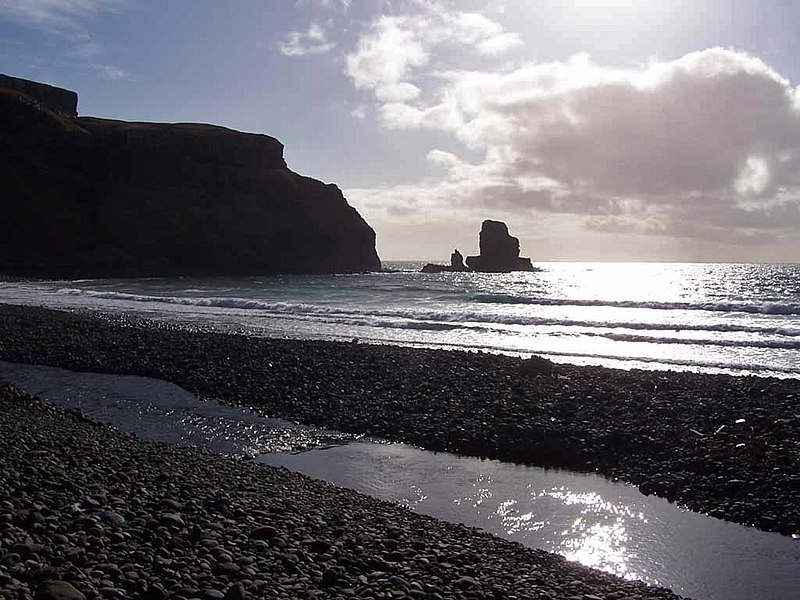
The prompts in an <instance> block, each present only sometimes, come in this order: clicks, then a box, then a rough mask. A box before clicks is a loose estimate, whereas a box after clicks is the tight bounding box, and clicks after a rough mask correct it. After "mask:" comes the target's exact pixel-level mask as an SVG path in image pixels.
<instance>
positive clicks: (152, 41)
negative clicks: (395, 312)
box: [0, 0, 800, 262]
mask: <svg viewBox="0 0 800 600" xmlns="http://www.w3.org/2000/svg"><path fill="white" fill-rule="evenodd" d="M798 57H800V2H798V1H794V0H782V1H781V0H729V1H723V0H649V1H647V0H644V1H638V2H637V1H627V2H626V1H623V0H563V1H556V0H463V1H458V2H456V1H447V0H392V1H388V0H259V1H255V0H253V1H245V0H230V1H226V2H212V1H210V0H197V1H188V0H185V1H170V0H158V1H156V0H152V1H151V0H138V1H137V0H0V72H3V73H6V74H8V75H13V76H17V77H24V78H27V79H33V80H37V81H42V82H46V83H50V84H53V85H57V86H61V87H65V88H68V89H72V90H75V91H77V92H78V94H79V98H80V99H79V106H78V110H79V112H80V114H82V115H92V116H99V117H109V118H117V119H126V120H139V121H160V122H207V123H214V124H218V125H223V126H226V127H231V128H233V129H237V130H241V131H248V132H256V133H264V134H268V135H271V136H274V137H276V138H278V139H279V140H280V141H281V142H283V144H284V145H285V158H286V160H287V163H288V164H289V167H290V168H291V169H292V170H294V171H296V172H298V173H302V174H304V175H308V176H311V177H314V178H317V179H321V180H323V181H326V182H331V183H336V184H337V185H338V186H339V187H340V188H342V190H343V192H344V194H345V196H346V198H347V199H348V201H349V202H350V204H352V205H353V206H355V207H356V208H357V209H358V211H359V212H360V213H361V215H362V216H364V218H365V219H366V220H367V221H368V222H369V223H370V225H372V227H373V228H374V229H375V231H376V233H377V246H378V252H379V254H380V256H381V258H382V259H384V260H397V259H409V260H410V259H420V260H425V259H438V260H447V259H448V258H449V255H450V252H451V251H452V250H453V248H455V247H457V248H459V249H460V250H461V251H462V252H463V253H464V254H465V255H466V254H473V253H477V250H478V231H479V229H480V224H481V222H482V221H483V220H484V219H499V220H503V221H505V222H506V223H507V224H508V225H509V228H510V229H511V232H512V234H513V235H516V236H518V237H519V238H520V242H521V246H522V253H523V255H526V256H530V257H531V258H532V259H533V260H534V261H547V260H586V261H607V260H611V261H616V260H620V261H625V260H650V261H661V260H663V261H723V262H739V261H744V262H800V88H798V83H800V60H798Z"/></svg>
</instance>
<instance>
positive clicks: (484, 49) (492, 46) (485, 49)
mask: <svg viewBox="0 0 800 600" xmlns="http://www.w3.org/2000/svg"><path fill="white" fill-rule="evenodd" d="M522 46H524V42H523V41H522V38H520V37H519V34H518V33H500V34H497V35H494V36H492V37H490V38H486V39H485V40H482V41H481V42H480V43H479V44H478V51H479V52H480V53H481V54H486V55H489V56H501V55H503V54H507V53H509V52H511V51H512V50H515V49H517V48H520V47H522Z"/></svg>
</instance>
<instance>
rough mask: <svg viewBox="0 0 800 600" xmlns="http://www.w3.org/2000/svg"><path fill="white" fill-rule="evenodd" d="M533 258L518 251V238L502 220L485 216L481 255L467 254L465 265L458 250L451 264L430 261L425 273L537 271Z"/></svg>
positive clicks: (423, 268) (425, 267)
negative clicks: (521, 254) (532, 262)
mask: <svg viewBox="0 0 800 600" xmlns="http://www.w3.org/2000/svg"><path fill="white" fill-rule="evenodd" d="M534 270H535V268H534V266H533V265H532V264H531V259H530V258H522V257H520V255H519V238H515V237H513V236H512V235H511V234H509V233H508V226H507V225H506V224H505V223H503V222H502V221H491V220H489V219H487V220H485V221H484V222H483V224H482V226H481V232H480V255H478V256H468V257H467V264H466V266H465V265H464V257H463V256H462V255H461V252H459V251H458V250H455V251H454V252H453V254H452V255H451V256H450V264H449V265H440V264H436V263H428V264H426V265H425V266H424V267H422V272H423V273H452V272H461V271H475V272H477V273H509V272H511V271H534Z"/></svg>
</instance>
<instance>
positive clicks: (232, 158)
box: [0, 89, 380, 277]
mask: <svg viewBox="0 0 800 600" xmlns="http://www.w3.org/2000/svg"><path fill="white" fill-rule="evenodd" d="M0 182H2V183H0V190H1V193H0V210H2V215H3V218H2V219H0V273H6V274H17V275H33V276H47V277H69V276H75V277H87V276H154V275H177V274H270V273H342V272H357V271H371V270H377V269H380V260H379V258H378V256H377V253H376V251H375V233H374V231H373V230H372V229H371V228H370V227H369V225H367V223H366V222H365V221H364V220H363V219H362V218H361V216H360V215H359V214H358V213H357V212H356V210H355V209H354V208H352V207H351V206H349V205H348V204H347V201H346V200H345V198H344V197H343V196H342V193H341V191H340V190H339V188H337V187H336V186H335V185H330V184H328V185H326V184H323V183H321V182H319V181H316V180H314V179H310V178H308V177H302V176H300V175H298V174H296V173H293V172H292V171H290V170H289V169H288V168H287V167H286V163H285V161H284V160H283V145H282V144H281V143H280V142H279V141H278V140H276V139H274V138H271V137H269V136H265V135H256V134H247V133H239V132H236V131H232V130H230V129H226V128H223V127H216V126H212V125H199V124H157V123H128V122H123V121H112V120H106V119H96V118H91V117H79V118H71V117H67V116H64V114H58V113H56V112H53V111H51V110H48V109H47V108H46V107H45V106H44V105H43V104H42V103H41V102H40V101H38V100H36V99H31V98H30V97H29V96H26V95H24V94H23V93H20V92H19V91H13V90H8V89H0Z"/></svg>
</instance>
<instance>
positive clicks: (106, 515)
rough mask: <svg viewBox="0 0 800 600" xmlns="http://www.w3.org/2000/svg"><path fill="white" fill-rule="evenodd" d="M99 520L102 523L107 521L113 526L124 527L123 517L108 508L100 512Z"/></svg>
mask: <svg viewBox="0 0 800 600" xmlns="http://www.w3.org/2000/svg"><path fill="white" fill-rule="evenodd" d="M100 520H101V521H103V522H104V523H108V524H109V525H113V526H114V527H124V526H125V517H123V516H122V515H121V514H119V513H115V512H112V511H110V510H104V511H103V512H101V513H100Z"/></svg>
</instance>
